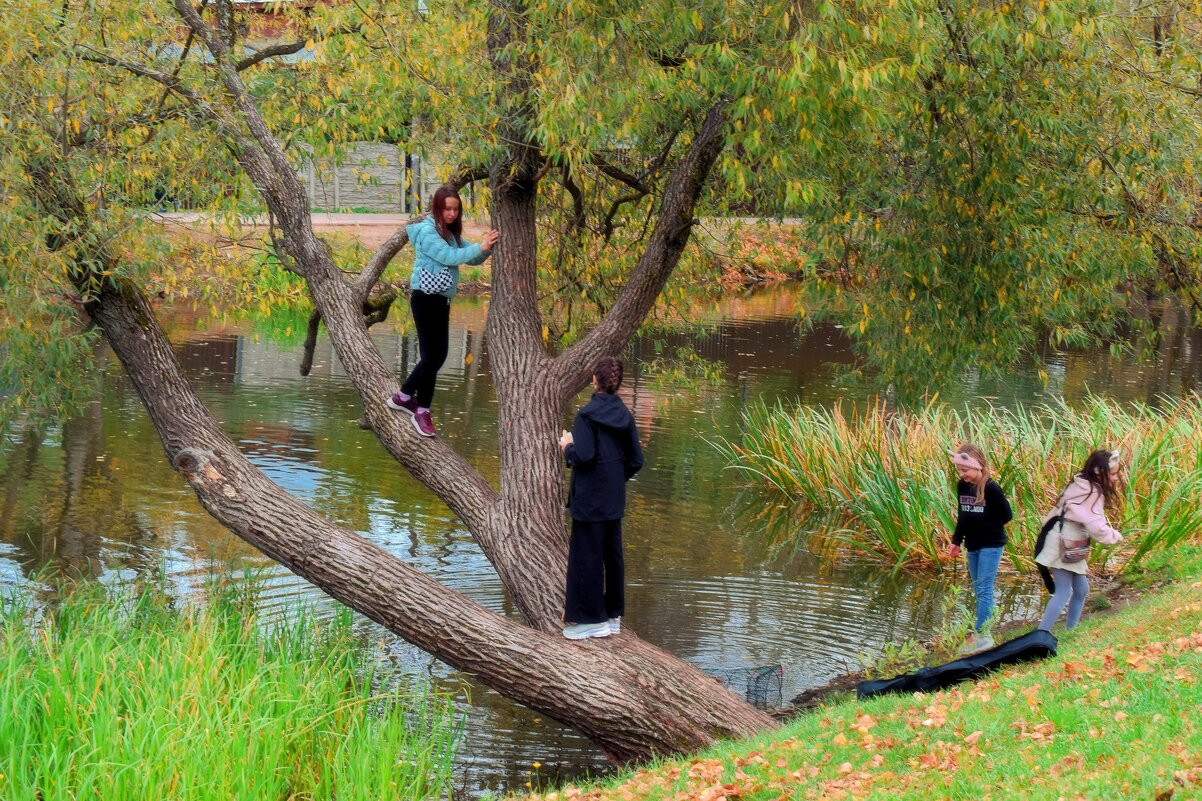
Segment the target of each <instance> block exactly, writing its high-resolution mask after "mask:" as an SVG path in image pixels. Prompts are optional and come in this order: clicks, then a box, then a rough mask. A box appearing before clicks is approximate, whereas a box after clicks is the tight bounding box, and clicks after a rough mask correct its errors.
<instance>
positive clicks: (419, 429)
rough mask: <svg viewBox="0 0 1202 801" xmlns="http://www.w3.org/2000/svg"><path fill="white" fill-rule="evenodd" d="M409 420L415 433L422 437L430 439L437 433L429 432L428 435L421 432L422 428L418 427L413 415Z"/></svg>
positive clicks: (415, 416) (415, 417)
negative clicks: (415, 430)
mask: <svg viewBox="0 0 1202 801" xmlns="http://www.w3.org/2000/svg"><path fill="white" fill-rule="evenodd" d="M409 419H410V420H412V421H413V427H414V428H416V429H417V433H419V434H421V435H422V436H423V437H432V436H434V435H435V434H437V433H438V432H437V431H431V432H430V433H429V434H427V433H426V432H425V431H422V427H421V426H420V425H418V423H417V415H416V414H415V415H413V417H411V418H409Z"/></svg>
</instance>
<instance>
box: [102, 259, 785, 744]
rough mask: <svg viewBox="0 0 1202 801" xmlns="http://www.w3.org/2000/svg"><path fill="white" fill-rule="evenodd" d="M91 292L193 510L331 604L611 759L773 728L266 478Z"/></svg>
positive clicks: (162, 345) (114, 299)
mask: <svg viewBox="0 0 1202 801" xmlns="http://www.w3.org/2000/svg"><path fill="white" fill-rule="evenodd" d="M92 297H93V299H92V300H91V301H90V302H89V303H88V304H87V311H88V313H89V314H90V315H91V316H92V318H93V320H94V321H95V322H96V324H97V325H98V326H99V327H100V329H101V330H102V331H103V333H104V335H105V338H106V339H107V340H108V342H109V343H110V344H111V345H112V347H113V350H114V352H115V353H116V354H117V356H118V358H119V359H120V360H121V363H122V365H123V366H124V367H125V370H126V372H127V373H128V375H129V376H130V379H131V381H132V382H133V384H134V387H135V389H136V390H137V392H138V394H139V395H140V397H141V398H142V401H143V403H144V404H145V406H146V409H147V411H148V412H149V414H150V418H151V420H152V421H153V423H154V426H155V429H156V430H157V431H158V432H159V436H160V438H161V441H162V444H163V449H164V451H165V453H166V455H167V458H168V460H170V462H171V463H172V464H173V465H174V466H175V467H176V469H177V470H179V471H180V472H181V473H182V474H183V475H184V476H185V478H187V480H188V481H189V482H190V484H191V485H192V487H193V489H194V490H195V491H196V494H197V497H198V498H199V499H200V502H201V504H202V505H203V506H204V507H205V509H206V510H207V511H208V512H209V513H210V514H211V515H213V517H214V518H216V519H217V520H218V521H219V522H221V523H222V524H223V525H225V526H226V527H227V528H229V529H230V530H231V531H232V532H234V533H235V534H237V535H238V536H239V537H241V538H242V539H243V540H245V541H246V542H248V543H249V544H250V545H252V546H254V547H255V548H257V549H259V550H260V551H262V552H263V553H265V554H267V555H268V556H270V557H271V558H272V559H275V560H276V561H278V562H280V563H281V564H283V565H284V566H286V567H288V568H289V569H290V570H292V571H293V572H295V573H297V574H298V575H300V576H302V577H304V578H306V579H308V580H309V581H311V582H313V583H314V584H316V585H317V586H319V587H321V588H322V589H324V590H325V591H326V592H327V593H329V594H330V595H331V596H332V597H334V598H336V599H337V600H339V601H341V602H342V603H344V604H346V605H347V606H350V607H351V608H353V609H356V610H357V611H359V612H361V613H363V614H364V615H366V616H367V617H369V618H371V619H372V620H375V621H376V622H378V623H380V624H381V625H384V626H386V627H387V628H389V629H390V630H392V631H394V632H396V633H397V634H399V635H400V636H401V637H403V638H404V639H406V640H408V641H409V642H411V643H413V644H415V645H417V646H418V647H420V648H422V649H423V650H425V651H427V652H429V653H431V654H434V655H435V656H437V657H438V658H440V659H442V660H444V661H446V662H447V663H449V664H451V665H453V666H454V667H456V668H458V669H460V670H463V671H465V672H468V673H471V674H474V675H476V676H478V677H479V678H480V680H482V681H483V682H484V683H485V684H487V685H489V686H490V687H493V688H495V689H496V690H498V691H499V692H501V693H503V694H504V695H506V696H508V697H509V698H512V699H514V700H517V701H519V702H521V703H523V704H527V705H528V706H530V707H532V708H534V709H536V710H538V711H539V712H541V713H543V714H545V715H547V716H549V717H552V718H554V719H556V720H559V721H561V722H563V723H565V724H566V725H569V726H572V727H573V728H576V729H577V730H579V731H581V732H582V733H584V734H585V735H586V736H588V737H589V738H591V739H592V740H593V741H594V742H596V743H597V744H598V745H599V746H600V747H601V748H602V749H604V750H605V752H606V753H607V754H609V755H610V756H611V757H612V758H615V759H623V760H624V759H631V758H642V757H647V756H649V755H652V754H669V753H676V752H680V751H687V750H692V749H696V748H699V747H702V746H704V745H707V744H709V743H711V742H712V741H713V740H714V739H715V738H718V737H737V736H746V735H750V734H752V733H754V732H756V731H758V730H761V729H765V728H769V727H771V726H773V725H774V721H773V720H772V719H771V718H770V717H768V716H767V715H765V714H763V713H761V712H758V711H757V710H755V709H753V708H752V707H750V706H749V705H748V704H746V703H744V702H743V701H740V700H739V699H737V698H735V697H734V696H733V695H732V694H731V693H730V692H729V691H727V690H726V689H725V688H724V687H722V686H721V685H720V684H719V683H718V682H717V681H715V680H714V679H712V678H711V677H709V676H706V675H705V674H703V673H701V672H700V671H698V670H697V669H696V668H694V667H692V666H690V665H687V664H685V663H683V662H681V661H680V660H678V659H676V658H675V657H673V656H671V655H670V654H667V653H665V652H663V651H660V650H659V649H656V648H654V647H652V646H650V645H648V644H646V643H643V642H641V641H639V640H638V639H637V638H635V637H634V636H632V635H630V634H622V635H620V636H618V637H611V638H608V639H606V640H591V641H584V642H580V643H576V642H571V641H568V640H565V639H563V638H562V637H560V636H558V635H555V634H546V633H542V632H539V631H535V630H533V629H530V628H527V627H525V626H523V625H521V624H519V623H516V622H514V621H511V620H509V619H508V618H505V617H503V616H500V615H497V614H495V613H493V612H490V611H488V610H487V609H485V608H483V607H481V606H480V605H478V604H476V603H474V602H472V601H471V600H469V599H467V598H465V597H464V596H462V595H460V594H459V593H456V592H454V591H452V590H449V589H448V588H446V587H444V586H443V585H442V584H440V583H439V582H437V581H435V580H433V579H431V578H430V577H429V576H427V575H426V574H424V573H422V572H421V571H419V570H417V569H415V568H413V567H411V566H410V565H408V564H406V563H405V562H404V561H402V560H400V559H397V558H396V557H394V556H392V555H390V554H388V553H387V552H386V551H383V550H382V549H380V548H379V547H377V546H375V545H373V544H372V543H370V542H368V541H367V540H365V539H363V538H362V537H359V536H358V535H356V534H355V533H353V532H351V531H347V530H345V529H342V528H339V527H338V526H335V525H333V524H332V523H330V522H329V521H327V520H325V519H324V518H323V517H322V516H320V515H319V514H317V513H316V512H314V511H313V510H312V509H310V508H309V507H308V506H306V505H304V504H303V503H301V502H300V501H299V500H297V499H296V498H294V497H293V496H291V495H290V494H288V493H287V492H285V491H284V490H282V489H281V488H280V487H279V486H277V485H275V484H274V483H272V482H271V481H270V480H269V479H268V478H267V477H266V476H264V475H263V474H262V473H261V472H260V471H259V470H258V469H257V468H256V467H255V466H254V465H253V464H251V463H250V462H249V461H248V460H247V459H246V458H245V457H244V456H243V455H242V454H241V453H240V452H239V451H238V449H237V448H236V446H235V445H234V443H233V442H232V441H231V440H230V439H229V437H228V436H227V435H226V434H225V432H224V431H222V430H221V427H220V426H219V424H218V423H217V421H216V420H215V419H214V418H213V417H212V415H211V414H210V413H209V411H208V409H207V408H206V407H205V406H204V404H203V403H202V402H201V401H200V399H199V398H198V397H197V396H196V393H195V392H194V391H193V389H192V387H191V386H190V384H189V383H188V381H187V379H186V378H184V376H183V374H182V372H181V370H180V368H179V364H178V362H177V361H176V359H175V355H174V353H173V352H172V351H171V348H170V345H169V343H168V341H167V338H166V336H165V334H164V333H163V332H162V330H161V328H160V327H159V325H158V323H157V321H156V320H155V318H154V315H153V311H152V310H151V308H150V305H149V303H148V302H147V300H146V299H145V297H144V296H142V295H141V294H140V293H138V292H137V291H136V290H135V289H133V288H132V287H130V286H123V285H118V284H116V283H113V282H111V281H108V280H106V281H104V283H103V284H102V286H101V288H100V290H99V292H97V293H95V294H94V295H93V296H92Z"/></svg>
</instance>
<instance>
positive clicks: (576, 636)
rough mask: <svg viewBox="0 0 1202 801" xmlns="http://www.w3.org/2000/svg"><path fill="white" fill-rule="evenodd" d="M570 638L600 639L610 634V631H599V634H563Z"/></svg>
mask: <svg viewBox="0 0 1202 801" xmlns="http://www.w3.org/2000/svg"><path fill="white" fill-rule="evenodd" d="M563 636H564V637H565V638H566V639H569V640H600V639H602V638H604V637H608V636H609V631H608V630H606V631H604V632H599V633H597V634H565V635H563Z"/></svg>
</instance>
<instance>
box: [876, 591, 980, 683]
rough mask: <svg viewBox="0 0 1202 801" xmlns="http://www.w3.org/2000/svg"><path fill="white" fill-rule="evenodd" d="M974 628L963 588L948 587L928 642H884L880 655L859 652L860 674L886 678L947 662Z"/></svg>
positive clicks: (955, 654) (958, 650)
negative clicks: (934, 628) (932, 633)
mask: <svg viewBox="0 0 1202 801" xmlns="http://www.w3.org/2000/svg"><path fill="white" fill-rule="evenodd" d="M975 628H976V626H975V620H974V617H973V613H972V612H971V611H970V610H969V608H968V604H967V603H966V602H965V598H964V589H963V588H962V587H959V586H952V587H949V588H947V589H946V590H944V592H943V594H942V595H940V597H939V626H938V628H937V629H936V630H935V633H934V635H933V636H932V637H931V640H930V642H929V643H923V642H919V641H917V640H903V641H902V642H887V643H885V645H884V647H883V648H882V649H881V652H880V653H879V654H869V653H863V654H860V665H861V668H862V673H863V676H864V678H865V679H886V678H892V677H894V676H897V675H900V674H902V673H910V672H911V671H914V670H919V669H921V668H924V667H934V666H935V665H942V664H944V663H946V662H950V661H951V660H953V659H955V658H956V657H957V656H958V655H959V654H960V649H961V647H962V646H963V645H964V642H965V641H966V640H967V638H968V636H969V635H970V634H972V633H973V632H974V630H975Z"/></svg>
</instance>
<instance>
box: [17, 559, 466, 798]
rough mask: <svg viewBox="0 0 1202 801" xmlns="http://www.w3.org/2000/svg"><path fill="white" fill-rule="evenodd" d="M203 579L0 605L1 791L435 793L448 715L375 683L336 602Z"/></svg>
mask: <svg viewBox="0 0 1202 801" xmlns="http://www.w3.org/2000/svg"><path fill="white" fill-rule="evenodd" d="M255 592H256V590H254V589H248V588H247V587H246V586H244V585H229V584H224V583H217V582H214V583H213V585H212V587H211V592H210V597H209V602H208V606H207V607H206V608H204V609H188V610H185V611H177V610H176V609H174V608H173V607H172V603H171V601H169V600H168V598H167V597H166V596H165V595H164V594H163V592H162V590H161V589H159V588H149V589H144V590H142V591H140V592H129V591H125V590H121V589H114V588H107V589H106V588H102V587H98V586H96V585H86V586H75V587H67V588H65V589H64V594H63V595H62V596H61V597H58V598H56V599H54V600H53V601H52V602H51V603H50V604H49V605H43V603H42V602H40V601H35V599H34V597H33V595H32V590H31V589H26V590H24V591H22V592H20V593H18V594H17V595H15V596H13V597H10V598H8V599H6V603H5V606H4V611H3V616H2V618H0V666H2V667H3V670H2V672H0V796H3V797H4V798H5V799H11V800H12V801H24V800H25V799H29V800H30V801H32V799H42V800H44V801H52V799H74V798H80V797H84V796H91V797H97V798H176V799H212V798H223V799H262V798H289V797H307V798H349V797H372V798H397V799H426V798H440V797H442V795H443V794H444V793H445V790H446V787H447V785H448V783H449V780H450V770H451V761H452V758H453V755H454V748H455V742H454V737H453V726H452V720H453V716H452V712H451V709H450V708H449V706H448V704H447V703H446V701H444V700H443V699H441V698H437V697H435V696H432V695H429V694H427V693H425V692H423V691H421V690H419V689H413V688H397V687H390V686H387V683H386V682H385V681H384V680H385V678H386V677H384V676H380V675H377V674H375V673H374V668H373V665H372V656H371V655H370V653H369V652H367V651H365V649H364V648H363V646H362V644H361V643H360V642H359V641H358V640H357V638H356V636H355V634H354V632H353V630H352V627H351V619H350V614H349V613H348V612H346V611H345V610H344V611H342V612H340V613H339V614H338V615H336V616H335V617H334V618H333V619H332V620H330V621H329V622H325V623H315V622H313V619H312V617H311V616H310V615H309V614H308V613H306V612H300V613H297V614H296V615H295V616H293V617H292V618H291V619H289V620H280V621H265V620H261V619H259V618H258V616H257V615H256V613H255V608H256V597H255Z"/></svg>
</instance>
